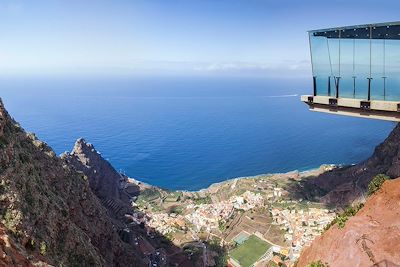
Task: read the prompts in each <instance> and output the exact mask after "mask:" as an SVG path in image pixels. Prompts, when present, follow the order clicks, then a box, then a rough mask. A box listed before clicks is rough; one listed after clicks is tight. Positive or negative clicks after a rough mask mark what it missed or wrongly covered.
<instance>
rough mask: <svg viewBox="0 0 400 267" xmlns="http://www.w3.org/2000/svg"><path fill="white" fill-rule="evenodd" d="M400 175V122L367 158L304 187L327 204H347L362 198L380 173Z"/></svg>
mask: <svg viewBox="0 0 400 267" xmlns="http://www.w3.org/2000/svg"><path fill="white" fill-rule="evenodd" d="M380 173H382V174H386V175H388V176H390V177H391V178H395V177H399V176H400V124H398V125H397V126H396V127H395V128H394V129H393V131H392V132H391V133H390V135H389V136H388V137H387V138H386V140H385V141H384V142H383V143H382V144H380V145H379V146H377V147H376V149H375V151H374V153H373V155H372V156H371V157H370V158H368V159H367V160H366V161H363V162H361V163H359V164H356V165H354V166H350V167H344V168H338V169H335V170H333V171H330V172H326V173H324V174H322V175H319V176H318V177H315V178H313V179H310V180H309V181H308V182H307V183H306V184H305V185H304V186H305V188H308V190H306V191H312V192H313V193H316V194H317V195H319V196H321V200H322V201H323V202H325V203H327V204H333V205H341V206H346V205H348V204H349V203H351V202H352V201H354V200H355V199H357V198H359V197H361V196H362V195H363V194H364V192H365V191H366V188H367V186H368V183H369V182H370V181H371V179H372V178H373V177H374V176H375V175H377V174H380Z"/></svg>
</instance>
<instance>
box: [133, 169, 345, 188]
mask: <svg viewBox="0 0 400 267" xmlns="http://www.w3.org/2000/svg"><path fill="white" fill-rule="evenodd" d="M342 166H343V165H341V164H322V165H321V166H319V167H317V168H312V169H308V170H304V171H299V170H293V171H289V172H278V173H265V174H257V175H252V176H241V177H235V178H229V179H227V180H224V181H221V182H216V183H212V184H210V185H209V186H208V187H205V188H202V189H199V190H170V189H166V188H162V187H159V186H156V185H152V184H149V183H145V182H142V181H140V180H138V179H135V178H132V177H128V180H129V181H130V182H133V183H135V184H136V185H138V186H139V187H140V188H141V189H148V188H157V189H160V190H163V191H168V192H180V193H190V194H193V193H207V192H209V191H212V190H213V189H215V188H219V187H221V186H225V185H227V184H230V183H232V184H234V183H236V182H237V181H240V180H246V179H262V178H266V177H277V176H281V177H288V178H289V177H293V176H295V177H296V176H297V177H298V179H302V178H305V177H308V176H312V175H319V174H321V173H323V172H326V171H329V170H332V169H335V168H338V167H342Z"/></svg>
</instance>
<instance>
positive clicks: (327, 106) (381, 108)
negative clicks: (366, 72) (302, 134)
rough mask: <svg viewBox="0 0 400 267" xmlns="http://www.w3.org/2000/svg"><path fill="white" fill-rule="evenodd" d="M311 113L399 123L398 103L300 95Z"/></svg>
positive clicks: (399, 103)
mask: <svg viewBox="0 0 400 267" xmlns="http://www.w3.org/2000/svg"><path fill="white" fill-rule="evenodd" d="M301 101H303V102H304V103H306V104H307V105H308V106H309V107H310V110H311V111H317V112H324V113H331V114H337V115H344V116H352V117H361V118H368V119H377V120H386V121H396V122H400V102H397V101H383V100H371V101H366V100H364V99H353V98H334V97H329V96H311V95H302V96H301Z"/></svg>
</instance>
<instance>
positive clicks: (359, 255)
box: [297, 178, 400, 267]
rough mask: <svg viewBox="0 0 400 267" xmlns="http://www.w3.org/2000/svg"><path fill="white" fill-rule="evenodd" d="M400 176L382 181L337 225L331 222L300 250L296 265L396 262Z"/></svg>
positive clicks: (399, 241)
mask: <svg viewBox="0 0 400 267" xmlns="http://www.w3.org/2000/svg"><path fill="white" fill-rule="evenodd" d="M399 252H400V178H397V179H394V180H389V181H386V182H385V183H384V184H383V186H382V188H381V189H380V190H379V191H377V192H376V193H375V194H373V195H372V196H371V197H369V198H368V200H367V201H366V203H365V205H364V207H363V208H362V209H361V210H360V211H358V213H357V214H356V215H355V216H354V217H351V218H350V219H349V220H348V221H347V222H346V223H345V226H344V227H343V228H342V229H340V228H339V227H338V225H336V224H335V225H333V226H332V227H330V228H329V229H328V230H327V231H326V232H325V233H323V234H322V235H321V236H319V237H317V238H316V239H315V240H314V241H313V243H312V245H311V246H310V247H308V248H306V249H305V250H304V251H303V253H302V254H301V256H300V258H299V261H298V264H297V266H298V267H302V266H309V264H310V263H312V262H318V261H321V262H322V263H324V264H325V266H333V267H334V266H354V267H355V266H399V264H400V253H399Z"/></svg>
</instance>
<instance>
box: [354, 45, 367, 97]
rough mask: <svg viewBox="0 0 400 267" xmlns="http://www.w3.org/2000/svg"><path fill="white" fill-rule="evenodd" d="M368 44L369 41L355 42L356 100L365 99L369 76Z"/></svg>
mask: <svg viewBox="0 0 400 267" xmlns="http://www.w3.org/2000/svg"><path fill="white" fill-rule="evenodd" d="M369 49H370V42H369V39H356V40H355V55H354V57H355V71H354V73H355V75H354V76H355V83H356V98H358V99H367V97H368V78H369V75H370V68H369V67H370V50H369Z"/></svg>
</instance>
